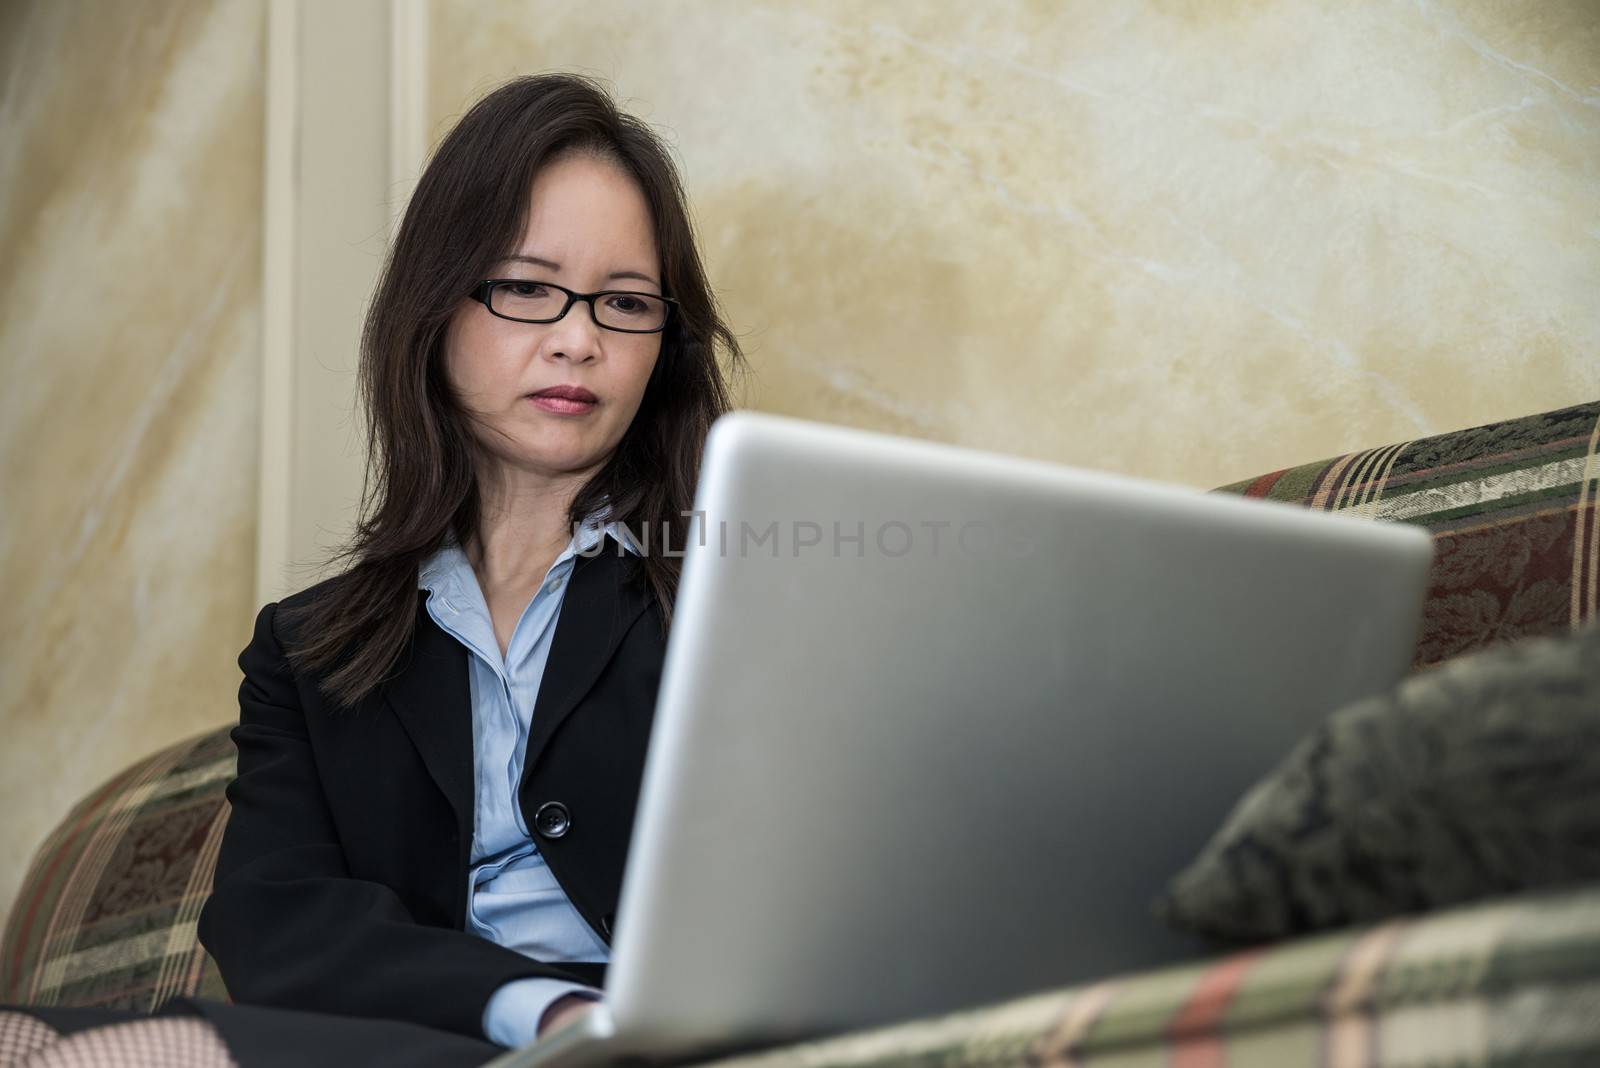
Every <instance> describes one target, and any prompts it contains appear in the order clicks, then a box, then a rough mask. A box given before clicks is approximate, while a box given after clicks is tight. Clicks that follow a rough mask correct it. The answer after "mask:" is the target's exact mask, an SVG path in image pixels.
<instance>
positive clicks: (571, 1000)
mask: <svg viewBox="0 0 1600 1068" xmlns="http://www.w3.org/2000/svg"><path fill="white" fill-rule="evenodd" d="M592 1008H594V999H593V998H586V997H582V996H580V995H578V994H565V995H563V996H561V997H559V998H556V999H555V1000H554V1001H552V1002H551V1003H550V1005H549V1007H548V1008H546V1009H545V1010H544V1015H543V1016H542V1017H540V1019H539V1037H540V1038H543V1037H544V1036H545V1035H546V1034H548V1033H550V1032H551V1031H554V1030H555V1029H556V1028H558V1027H560V1026H561V1025H562V1024H565V1023H570V1022H571V1021H573V1020H576V1019H577V1018H578V1017H580V1016H582V1015H583V1014H584V1013H586V1012H588V1011H589V1010H590V1009H592Z"/></svg>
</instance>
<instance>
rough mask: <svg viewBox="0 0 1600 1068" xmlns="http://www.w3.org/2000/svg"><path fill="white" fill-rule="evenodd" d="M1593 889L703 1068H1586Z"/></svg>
mask: <svg viewBox="0 0 1600 1068" xmlns="http://www.w3.org/2000/svg"><path fill="white" fill-rule="evenodd" d="M1596 1005H1600V887H1586V888H1580V889H1575V890H1574V889H1569V890H1566V891H1564V892H1562V893H1559V894H1554V895H1550V894H1546V895H1540V896H1537V897H1523V898H1508V899H1503V900H1500V901H1497V902H1492V903H1489V904H1486V905H1476V906H1471V907H1467V908H1461V909H1454V910H1450V911H1445V912H1435V913H1430V914H1428V915H1426V916H1422V917H1411V918H1406V919H1402V920H1397V921H1393V922H1389V923H1385V924H1382V925H1378V926H1374V927H1367V928H1361V929H1354V930H1350V931H1343V932H1338V933H1336V934H1333V935H1324V936H1320V937H1315V938H1307V939H1300V940H1297V941H1293V942H1286V943H1281V944H1279V945H1277V946H1275V947H1270V948H1267V949H1256V950H1249V951H1246V952H1242V953H1236V954H1233V955H1231V956H1227V957H1223V958H1221V959H1218V960H1216V961H1211V962H1207V963H1204V964H1197V965H1185V966H1182V967H1177V968H1168V969H1163V970H1160V971H1153V972H1144V973H1141V974H1138V975H1134V976H1129V977H1126V978H1116V979H1111V980H1108V981H1105V982H1101V983H1095V984H1092V985H1088V986H1081V987H1072V988H1069V989H1065V990H1058V991H1053V992H1050V993H1047V994H1039V995H1035V996H1030V997H1025V998H1020V999H1017V1000H1014V1001H1008V1002H1004V1003H1001V1004H998V1005H993V1006H988V1007H984V1008H979V1009H974V1010H970V1011H965V1012H959V1013H953V1014H951V1015H949V1016H944V1017H937V1018H933V1019H927V1020H917V1021H913V1022H910V1023H905V1024H898V1025H895V1026H891V1027H885V1028H878V1029H874V1030H870V1031H860V1032H856V1033H853V1034H849V1035H844V1036H841V1037H837V1038H830V1039H823V1040H820V1041H814V1042H807V1043H800V1044H797V1045H792V1046H787V1047H784V1048H782V1049H777V1050H773V1051H770V1052H765V1053H757V1054H750V1055H746V1056H739V1057H733V1058H728V1059H725V1060H720V1061H717V1062H715V1064H716V1066H717V1068H864V1066H868V1065H871V1066H873V1068H884V1066H888V1065H894V1066H906V1065H939V1066H940V1068H998V1066H1002V1065H1015V1066H1018V1068H1022V1066H1027V1068H1047V1066H1060V1068H1283V1066H1284V1065H1325V1066H1328V1068H1413V1066H1415V1068H1422V1066H1424V1065H1427V1066H1436V1065H1468V1064H1471V1065H1485V1066H1488V1065H1512V1064H1517V1065H1534V1064H1537V1065H1552V1066H1554V1065H1580V1064H1584V1065H1587V1064H1597V1063H1600V1014H1597V1013H1596V1012H1595V1006H1596Z"/></svg>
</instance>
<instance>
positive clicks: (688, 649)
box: [607, 412, 1432, 1050]
mask: <svg viewBox="0 0 1600 1068" xmlns="http://www.w3.org/2000/svg"><path fill="white" fill-rule="evenodd" d="M696 509H697V512H699V513H702V515H701V518H700V522H699V523H698V524H697V527H698V530H697V531H696V533H697V534H703V537H696V538H692V539H691V542H690V545H689V546H688V548H687V553H686V556H685V559H684V572H683V577H682V583H681V586H680V590H679V597H678V601H677V605H676V609H675V618H674V623H673V630H672V635H671V638H670V641H669V645H668V651H667V657H666V662H665V665H664V669H663V677H662V684H661V689H660V695H659V700H658V705H657V711H656V719H655V726H654V728H653V735H652V739H651V745H650V752H649V755H648V759H647V761H646V768H645V775H644V781H643V784H642V790H641V795H640V802H639V816H638V819H637V821H636V823H635V826H634V832H633V840H632V847H631V852H630V861H629V866H628V869H627V872H626V875H625V877H624V881H623V889H622V898H621V903H620V907H619V911H618V917H617V923H616V933H615V938H614V941H613V953H612V960H611V964H610V967H609V971H608V977H607V1001H608V1007H609V1011H610V1017H611V1021H612V1025H613V1026H614V1027H615V1029H616V1032H617V1033H618V1035H620V1036H627V1037H628V1038H629V1044H630V1046H634V1047H637V1046H639V1045H640V1044H641V1043H642V1044H644V1045H646V1046H653V1047H655V1048H660V1049H662V1050H668V1049H672V1048H688V1047H708V1048H709V1047H720V1046H738V1045H745V1044H753V1043H760V1042H778V1041H783V1040H786V1039H788V1038H793V1037H798V1036H803V1035H810V1034H818V1033H825V1032H831V1031H837V1030H843V1029H848V1028H856V1027H862V1026H869V1025H875V1024H879V1023H883V1022H887V1021H892V1020H897V1019H902V1018H909V1017H916V1016H924V1015H929V1014H935V1013H940V1012H945V1011H949V1010H955V1009H959V1008H964V1007H971V1006H975V1005H979V1004H983V1003H989V1002H995V1001H999V1000H1002V999H1006V998H1010V997H1013V996H1017V995H1021V994H1024V993H1027V992H1031V991H1038V990H1042V989H1046V988H1050V987H1057V986H1061V985H1064V984H1068V983H1073V982H1078V981H1083V980H1087V979H1091V978H1094V977H1098V976H1103V975H1107V974H1111V973H1117V972H1125V971H1131V970H1136V969H1142V968H1146V967H1150V966H1153V965H1159V964H1162V963H1166V962H1171V961H1176V960H1181V959H1184V958H1186V957H1189V956H1192V955H1194V954H1195V953H1196V952H1197V951H1198V948H1199V947H1198V946H1197V945H1195V944H1194V943H1191V942H1189V941H1187V940H1185V939H1183V938H1181V937H1179V936H1178V935H1175V934H1173V933H1172V932H1169V931H1167V930H1166V929H1164V928H1163V927H1162V926H1161V925H1160V924H1159V923H1158V922H1157V921H1156V920H1155V919H1154V918H1153V917H1152V915H1151V913H1150V907H1149V906H1150V902H1151V900H1152V898H1153V897H1154V895H1155V894H1156V893H1157V892H1158V891H1159V890H1160V889H1161V887H1162V886H1163V884H1164V882H1165V881H1166V880H1167V879H1168V878H1170V877H1171V876H1172V875H1173V874H1174V873H1175V872H1177V871H1178V870H1179V868H1181V867H1182V866H1183V865H1184V864H1185V863H1187V862H1188V861H1189V860H1190V859H1191V858H1192V857H1193V855H1194V854H1195V852H1196V851H1197V850H1198V849H1199V848H1200V846H1201V845H1202V843H1203V842H1204V841H1205V839H1206V838H1207V837H1208V836H1209V834H1210V833H1211V832H1212V831H1214V830H1215V829H1216V827H1217V826H1218V825H1219V823H1220V821H1221V820H1222V818H1223V817H1224V815H1225V814H1226V812H1227V811H1228V809H1229V808H1230V807H1231V806H1232V805H1233V803H1234V802H1235V801H1236V800H1237V799H1238V798H1239V796H1240V795H1241V794H1242V793H1243V791H1244V790H1245V789H1246V788H1247V787H1248V786H1249V785H1250V784H1251V783H1252V782H1253V781H1254V780H1255V779H1256V778H1258V777H1259V776H1260V775H1262V774H1263V773H1264V772H1266V771H1267V770H1268V769H1269V768H1270V767H1271V766H1272V765H1273V764H1274V763H1275V762H1276V761H1277V760H1279V759H1280V758H1281V757H1282V756H1284V755H1285V753H1286V752H1287V751H1288V750H1289V749H1290V748H1291V747H1292V746H1293V744H1294V743H1295V742H1296V741H1297V740H1298V739H1300V738H1301V737H1302V736H1303V735H1304V734H1305V733H1306V732H1307V731H1308V730H1309V729H1310V728H1311V727H1312V726H1313V725H1314V724H1315V723H1316V722H1317V721H1318V720H1319V719H1320V718H1321V717H1322V716H1323V715H1324V714H1325V713H1326V712H1328V711H1330V710H1331V709H1333V708H1335V707H1338V706H1340V705H1342V704H1344V703H1346V702H1348V701H1350V700H1352V699H1355V698H1357V697H1360V696H1363V695H1366V694H1369V693H1372V692H1374V691H1377V690H1380V689H1382V688H1385V687H1387V686H1389V685H1390V684H1391V683H1393V682H1394V681H1395V680H1397V679H1398V678H1399V677H1400V675H1401V674H1402V673H1403V672H1404V671H1405V670H1406V668H1407V666H1408V664H1409V662H1410V657H1411V649H1412V645H1413V643H1414V641H1415V637H1416V633H1417V627H1418V621H1419V616H1420V605H1421V600H1422V596H1423V592H1424V586H1425V582H1426V576H1427V569H1428V564H1429V561H1430V559H1431V553H1432V546H1431V541H1430V539H1429V538H1428V536H1427V535H1426V533H1425V532H1423V531H1421V530H1419V529H1414V528H1410V527H1404V526H1399V525H1393V524H1380V523H1375V522H1370V521H1358V520H1354V519H1348V518H1343V517H1337V516H1329V515H1326V514H1321V513H1312V512H1308V511H1304V510H1302V509H1298V508H1294V507H1290V506H1287V505H1279V504H1276V503H1271V502H1262V501H1246V500H1241V499H1238V498H1234V497H1230V496H1218V495H1206V494H1202V493H1199V492H1197V491H1194V490H1191V489H1184V488H1177V487H1171V486H1162V485H1156V484H1151V483H1147V482H1141V481H1136V480H1132V479H1126V478H1120V477H1114V476H1109V475H1103V474H1097V473H1092V472H1085V471H1080V470H1074V469H1069V468H1065V467H1060V466H1056V465H1052V464H1046V463H1042V462H1036V461H1029V460H1023V459H1017V458H1012V457H1005V456H998V455H992V454H986V453H980V452H977V451H974V450H969V449H963V448H957V447H953V446H947V445H939V444H933V443H928V442H918V441H911V440H906V439H901V438H895V437H890V436H886V435H881V434H875V433H870V432H866V431H860V430H853V429H848V428H843V427H833V426H826V425H822V424H816V423H809V422H803V421H799V420H795V419H790V418H786V417H780V416H774V415H768V414H761V413H754V412H736V413H733V414H730V415H727V416H724V417H723V418H722V419H720V420H718V422H717V423H716V424H715V426H714V427H713V428H712V431H711V434H710V438H709V440H708V442H707V449H706V455H705V460H704V464H703V468H702V474H701V481H700V485H699V490H698V495H697V503H696ZM656 548H658V547H653V548H652V551H656Z"/></svg>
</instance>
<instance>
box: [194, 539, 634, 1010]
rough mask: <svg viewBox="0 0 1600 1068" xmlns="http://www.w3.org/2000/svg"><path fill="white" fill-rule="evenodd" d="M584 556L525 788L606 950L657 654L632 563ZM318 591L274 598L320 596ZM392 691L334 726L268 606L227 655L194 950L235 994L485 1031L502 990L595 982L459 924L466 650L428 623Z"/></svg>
mask: <svg viewBox="0 0 1600 1068" xmlns="http://www.w3.org/2000/svg"><path fill="white" fill-rule="evenodd" d="M618 551H619V546H618V545H617V543H616V542H615V541H614V540H611V539H609V538H608V539H607V540H606V542H605V543H604V548H603V550H602V551H601V552H600V553H599V555H596V556H593V557H582V556H580V557H579V558H578V559H577V562H576V564H575V565H574V568H573V571H572V577H571V579H570V581H569V583H568V585H567V592H566V595H565V598H564V600H563V603H562V608H561V614H560V616H559V618H558V620H557V623H556V632H555V635H554V638H553V640H552V644H551V649H550V658H549V662H548V664H547V665H546V668H545V673H544V678H543V681H542V682H541V683H540V686H539V693H538V697H537V699H536V701H535V704H534V710H533V719H532V725H531V730H530V735H529V738H528V751H527V755H526V759H525V761H524V765H523V778H522V782H521V784H520V789H519V791H518V801H519V803H520V804H521V806H522V812H523V815H524V818H525V819H526V821H527V825H528V826H529V827H530V828H532V827H535V826H537V825H538V823H539V821H538V819H537V817H536V813H538V812H540V811H541V809H543V810H544V811H545V814H546V821H545V822H546V823H547V824H548V823H549V818H548V817H549V813H550V812H555V811H558V810H557V809H554V808H548V809H547V808H545V806H548V805H559V806H560V809H559V811H561V812H563V813H564V814H565V827H564V833H561V834H559V835H553V834H546V835H542V836H540V838H539V848H540V850H541V851H542V852H543V853H544V856H545V859H546V860H547V861H548V863H549V865H550V868H551V871H552V873H553V874H554V875H555V877H556V879H557V880H558V881H559V882H560V884H561V887H562V889H564V890H565V891H566V893H567V896H568V897H570V898H571V899H572V903H573V905H574V906H576V908H577V910H578V912H579V913H580V914H581V915H582V916H583V918H584V920H585V921H587V922H588V924H589V926H590V927H592V928H593V929H594V930H595V932H596V934H597V935H599V936H600V937H601V938H603V939H605V940H607V942H609V940H610V934H611V923H612V917H613V916H614V914H615V912H616V908H617V897H618V893H619V890H620V888H621V883H622V870H623V865H624V864H625V862H626V860H627V848H628V840H629V835H630V833H631V831H632V826H633V816H634V807H635V804H636V802H637V799H638V792H639V784H640V779H641V776H642V774H643V770H644V756H645V749H646V746H647V744H648V742H649V737H650V726H651V719H652V716H653V714H654V711H655V699H656V692H657V690H658V689H659V687H660V681H661V666H662V661H663V658H664V656H665V652H666V636H665V633H664V631H663V628H662V625H661V620H660V613H659V611H658V610H657V602H656V600H655V599H654V598H653V597H652V596H651V595H650V594H649V592H648V589H647V587H646V585H645V583H644V581H643V578H642V573H643V568H642V567H641V566H640V564H639V561H638V560H637V559H635V558H623V557H619V556H618V555H617V553H618ZM317 589H318V587H312V588H311V589H309V590H305V591H302V592H301V593H298V594H296V595H294V596H293V597H290V598H288V599H286V600H285V601H283V602H282V606H284V607H287V606H291V605H296V604H300V603H303V602H304V600H305V599H306V598H309V597H311V596H314V595H315V593H316V591H317ZM426 597H427V593H426V591H423V590H419V591H418V600H417V621H416V635H415V638H414V641H413V644H412V645H411V647H410V648H409V649H408V651H407V652H406V654H404V655H403V658H402V662H401V663H402V667H401V669H400V670H399V672H398V674H397V675H396V676H395V677H392V678H391V679H390V680H389V681H387V682H385V683H384V684H383V685H381V686H380V687H378V688H377V689H376V690H375V691H374V692H373V693H371V694H370V695H368V697H367V698H365V699H364V700H363V701H362V702H361V703H360V704H358V705H357V706H356V708H354V709H353V710H350V711H345V712H340V713H337V714H330V712H329V710H328V706H327V704H326V703H325V701H324V699H323V698H322V696H321V695H320V693H319V692H318V690H317V687H316V685H315V681H316V680H314V679H312V678H308V677H297V676H296V675H295V674H294V672H293V671H292V670H291V669H290V667H289V664H288V662H287V660H286V659H285V657H284V646H285V643H287V642H292V640H293V635H292V634H286V633H284V631H283V629H282V625H281V622H280V621H278V619H277V609H278V608H279V607H280V605H279V604H276V603H275V604H269V605H267V606H266V607H265V608H263V609H262V610H261V613H260V614H259V615H258V616H257V618H256V624H255V634H254V636H253V637H252V638H251V640H250V644H249V645H248V646H247V647H246V648H245V650H244V651H243V652H242V653H241V654H240V656H239V666H240V667H241V668H242V669H243V670H244V681H243V683H242V684H241V685H240V688H239V725H238V726H237V727H236V728H234V730H233V734H232V737H233V740H234V743H235V745H236V747H237V749H238V775H237V777H236V778H235V779H234V781H233V782H232V783H231V784H230V785H229V787H228V791H227V793H228V800H229V802H230V803H231V805H232V815H231V816H230V818H229V822H228V826H227V830H226V832H225V833H224V836H223V840H222V847H221V852H220V854H219V857H218V860H217V870H216V876H215V881H214V884H213V892H212V895H211V897H210V899H209V900H208V901H207V902H206V905H205V908H204V910H203V911H202V912H201V915H200V924H199V928H200V930H199V933H200V940H201V942H202V943H203V944H204V945H205V947H206V949H207V950H209V951H210V952H211V954H212V956H213V957H215V958H216V961H217V964H218V966H219V968H220V970H221V972H222V976H223V979H224V981H225V982H226V983H227V986H228V991H229V993H230V994H231V995H232V997H233V999H234V1000H235V1001H238V1002H245V1003H253V1004H265V1005H276V1006H281V1007H286V1008H294V1009H307V1010H314V1011H319V1012H331V1013H339V1014H343V1015H351V1016H370V1017H381V1018H390V1019H400V1020H408V1021H411V1022H413V1023H421V1024H426V1025H429V1026H432V1027H437V1028H442V1029H445V1030H450V1031H456V1032H460V1033H462V1034H467V1035H472V1036H474V1037H479V1038H481V1037H482V1036H483V1031H482V1017H483V1010H484V1006H485V1005H486V1004H487V1002H488V1000H489V997H490V995H491V994H493V993H494V991H495V990H497V989H498V988H499V987H500V986H501V985H502V984H504V983H506V982H508V981H510V980H512V979H516V978H520V977H524V976H547V977H551V978H561V979H570V980H576V981H578V982H586V983H591V984H594V985H599V984H600V983H601V982H602V980H603V978H604V975H605V965H603V964H582V963H560V962H540V961H535V960H532V959H530V958H528V957H526V956H523V955H522V954H520V953H517V952H515V951H514V950H511V949H507V948H505V947H503V946H499V945H496V944H495V943H492V942H489V941H487V940H486V939H483V938H480V937H478V936H477V935H475V934H471V933H468V932H466V931H465V930H464V926H465V922H466V906H467V879H468V870H469V865H468V861H469V855H468V854H469V850H470V848H471V842H472V822H473V807H474V806H473V768H472V760H473V755H472V709H471V699H470V692H469V688H468V682H467V670H468V663H467V657H468V655H469V654H468V652H467V650H466V648H465V647H463V646H462V645H461V643H460V642H458V641H457V640H456V639H455V638H453V637H451V636H450V635H449V634H446V633H445V632H444V631H443V630H441V629H440V628H439V627H438V626H437V625H436V624H435V623H434V622H433V619H432V617H431V616H429V614H428V611H427V608H426V604H425V598H426Z"/></svg>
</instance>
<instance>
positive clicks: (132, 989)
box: [0, 725, 235, 1012]
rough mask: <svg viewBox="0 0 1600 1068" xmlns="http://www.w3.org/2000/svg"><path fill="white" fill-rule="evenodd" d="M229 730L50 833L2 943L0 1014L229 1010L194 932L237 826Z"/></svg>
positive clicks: (147, 762)
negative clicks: (231, 804)
mask: <svg viewBox="0 0 1600 1068" xmlns="http://www.w3.org/2000/svg"><path fill="white" fill-rule="evenodd" d="M230 726H231V725H230ZM229 729H230V727H229V726H224V727H220V728H217V729H215V730H212V731H208V732H207V733H205V734H202V735H199V736H198V737H195V738H190V739H187V740H185V741H182V742H179V743H178V744H176V745H173V746H169V747H167V748H166V749H163V750H161V751H160V752H159V753H156V754H155V755H153V756H150V757H146V758H145V759H143V760H140V761H139V762H138V763H136V764H134V765H133V766H132V767H130V768H128V769H127V770H126V771H124V772H122V773H121V774H119V775H117V776H115V777H114V778H112V779H111V780H110V781H108V782H106V783H103V784H101V785H100V786H99V787H98V788H97V789H95V790H94V791H93V792H92V793H90V794H89V795H88V796H87V797H86V798H85V799H84V800H83V801H81V802H80V803H79V804H78V805H77V806H76V807H75V808H74V809H73V810H72V811H71V813H69V814H68V816H67V818H66V819H65V820H63V821H62V823H61V824H60V825H59V826H58V827H56V829H55V830H54V831H53V832H51V834H50V836H49V838H47V839H46V840H45V843H44V845H43V846H41V847H40V849H39V851H38V853H37V854H35V856H34V860H33V865H32V867H31V868H30V869H29V871H28V874H27V876H26V877H25V878H24V879H23V882H22V891H21V893H20V894H19V895H18V897H17V900H16V903H15V904H14V905H13V906H12V909H11V913H10V916H9V917H8V920H7V924H6V930H5V936H4V939H3V940H0V1003H5V1004H21V1005H42V1006H49V1005H60V1006H85V1005H98V1006H105V1007H108V1008H124V1009H142V1010H144V1011H146V1012H148V1011H151V1010H153V1009H155V1008H156V1007H157V1006H159V1005H160V1004H161V1003H162V1002H163V1001H165V1000H166V999H167V998H169V997H171V996H173V995H179V994H182V995H191V996H192V995H200V996H204V997H212V998H217V999H219V1000H225V999H226V998H227V993H226V990H225V988H224V987H223V985H222V977H221V975H220V974H219V973H218V972H217V968H216V965H215V964H214V963H213V962H212V961H211V958H210V956H209V955H208V954H207V953H206V952H205V950H204V949H202V948H201V947H200V944H199V942H198V941H197V940H196V937H195V921H196V919H197V918H198V916H199V914H200V906H201V905H202V904H204V903H205V899H206V896H207V895H208V894H209V893H210V892H211V876H212V871H213V869H214V868H215V865H216V856H217V848H218V846H219V845H220V844H221V841H222V829H223V827H224V826H225V825H226V823H227V818H228V809H227V800H226V798H225V797H224V795H223V791H224V789H225V788H226V786H227V783H228V780H229V779H231V778H232V777H233V773H234V758H235V754H234V747H233V743H232V742H231V741H229V739H228V731H229Z"/></svg>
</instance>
